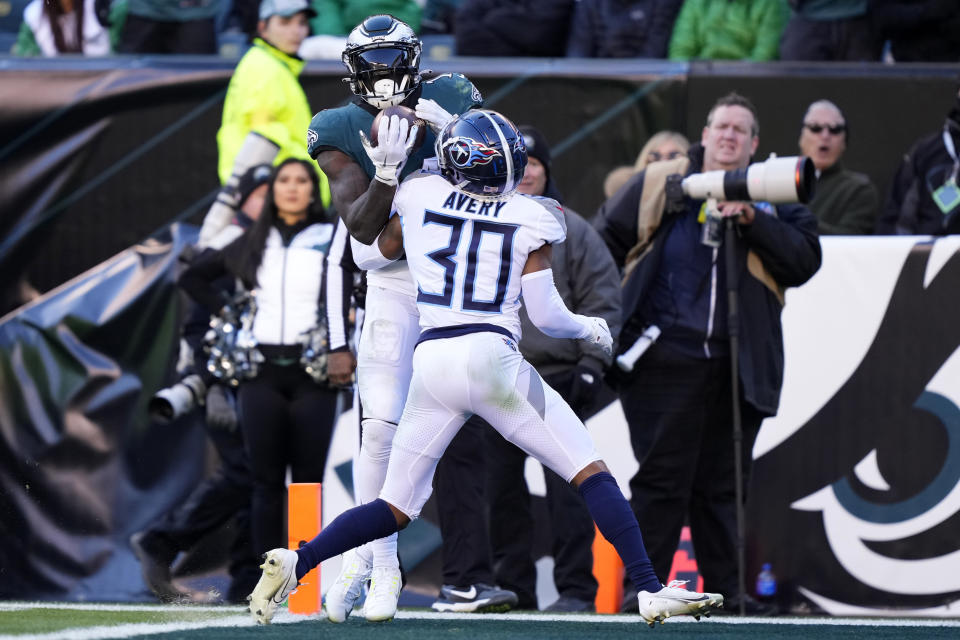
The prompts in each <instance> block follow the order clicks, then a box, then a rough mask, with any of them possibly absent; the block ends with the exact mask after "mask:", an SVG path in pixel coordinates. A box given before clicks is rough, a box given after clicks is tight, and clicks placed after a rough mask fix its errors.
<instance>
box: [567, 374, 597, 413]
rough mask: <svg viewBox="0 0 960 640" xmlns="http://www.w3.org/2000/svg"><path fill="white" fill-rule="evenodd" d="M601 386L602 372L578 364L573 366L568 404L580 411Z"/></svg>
mask: <svg viewBox="0 0 960 640" xmlns="http://www.w3.org/2000/svg"><path fill="white" fill-rule="evenodd" d="M602 386H603V373H602V372H600V371H598V370H597V369H595V368H593V367H591V366H588V365H584V364H578V365H577V366H576V367H574V368H573V381H572V382H571V384H570V406H571V407H573V409H574V410H575V411H578V412H579V411H582V410H583V409H584V408H586V407H587V406H588V405H589V404H590V403H591V402H592V401H593V399H594V398H596V397H597V395H598V394H599V393H600V388H601V387H602Z"/></svg>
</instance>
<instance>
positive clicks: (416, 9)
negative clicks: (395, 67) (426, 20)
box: [310, 0, 423, 36]
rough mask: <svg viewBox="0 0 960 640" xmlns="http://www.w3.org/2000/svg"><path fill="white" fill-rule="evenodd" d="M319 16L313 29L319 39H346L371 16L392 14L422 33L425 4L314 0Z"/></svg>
mask: <svg viewBox="0 0 960 640" xmlns="http://www.w3.org/2000/svg"><path fill="white" fill-rule="evenodd" d="M312 4H313V8H314V9H315V10H316V15H315V16H314V17H313V19H311V20H310V27H311V28H312V29H313V33H314V34H316V35H331V36H346V35H347V34H348V33H350V31H351V30H352V29H353V28H354V27H355V26H357V25H358V24H360V23H361V22H363V21H364V20H366V19H367V18H368V17H369V16H374V15H377V14H381V13H388V14H390V15H392V16H393V17H395V18H397V19H398V20H402V21H403V22H406V23H407V24H408V25H410V28H411V29H413V30H414V31H416V32H418V33H419V31H420V16H421V14H422V12H423V9H422V8H421V7H422V6H423V2H417V0H313V3H312Z"/></svg>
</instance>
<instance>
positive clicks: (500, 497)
mask: <svg viewBox="0 0 960 640" xmlns="http://www.w3.org/2000/svg"><path fill="white" fill-rule="evenodd" d="M520 132H521V133H522V134H523V138H524V142H525V143H526V147H527V155H528V160H527V168H526V171H525V172H524V175H523V181H522V182H521V183H520V186H519V188H518V189H517V190H518V191H519V192H520V193H525V194H528V195H532V196H546V197H551V198H554V199H557V200H560V199H561V196H560V193H559V192H558V190H557V188H556V186H555V184H554V181H553V178H552V177H551V175H550V148H549V147H548V146H547V142H546V140H545V139H544V137H543V135H542V134H541V133H540V132H539V131H538V130H537V129H535V128H534V127H530V126H521V127H520ZM563 215H564V219H565V221H566V224H567V239H566V240H565V241H564V242H561V243H559V244H555V245H553V259H552V261H551V264H552V265H553V275H554V281H555V282H556V284H557V289H558V291H559V292H560V296H561V297H562V298H563V301H564V304H566V305H567V308H569V309H570V310H571V311H573V312H574V313H580V314H584V315H589V316H599V317H602V318H604V319H605V320H606V321H607V324H608V325H609V327H610V331H611V333H612V335H613V336H614V339H616V336H617V334H618V333H619V325H620V286H619V285H620V275H619V273H618V271H617V267H616V265H615V264H614V263H613V259H612V258H611V257H610V253H609V252H608V251H607V248H606V246H604V244H603V240H602V239H601V238H600V235H599V234H598V233H597V232H596V231H594V229H593V227H591V226H590V224H589V223H587V221H586V220H584V219H583V218H582V217H580V215H579V214H577V213H576V212H575V211H573V210H572V209H569V208H568V207H564V208H563ZM520 321H521V331H522V336H523V337H522V338H521V340H520V353H521V354H523V357H524V358H526V359H527V361H528V362H530V364H532V365H533V366H534V368H536V370H537V371H538V372H539V373H540V375H541V376H543V379H544V380H545V381H546V382H547V383H548V384H549V385H550V386H551V387H553V388H554V389H555V390H556V391H557V392H559V393H560V395H561V396H563V397H564V398H565V399H566V400H567V402H568V403H569V404H570V407H571V408H572V409H573V410H574V412H575V413H576V414H577V416H578V417H579V418H580V419H581V420H582V419H584V418H585V417H586V415H587V414H586V410H587V407H588V406H589V405H590V404H591V401H592V400H594V399H595V398H596V396H597V394H598V392H599V391H600V388H601V386H602V384H603V376H604V372H605V371H606V369H607V368H608V367H609V366H610V364H611V363H612V362H613V358H612V357H611V356H607V355H606V354H604V353H603V351H602V350H601V349H600V348H599V347H596V346H595V345H589V344H586V343H585V342H583V341H577V340H561V339H558V338H549V337H547V336H546V335H544V334H543V333H542V332H541V331H540V330H539V329H537V328H536V327H535V326H534V325H533V323H532V322H530V318H529V316H528V315H527V311H526V309H525V308H522V309H521V312H520ZM486 435H487V444H488V448H487V452H488V455H487V491H488V495H487V498H488V500H489V504H490V543H491V546H492V550H493V562H494V569H495V576H496V581H497V584H499V585H500V586H501V587H503V588H504V589H509V590H511V591H514V592H516V593H517V596H518V597H519V604H518V608H520V609H536V608H537V590H536V585H537V568H536V565H535V564H534V562H535V560H536V558H535V557H534V556H533V529H534V527H533V516H532V514H531V512H530V493H529V491H528V490H527V486H526V483H525V482H524V463H525V462H526V459H527V454H526V453H525V452H523V451H522V450H521V449H519V448H518V447H517V446H516V445H514V444H511V443H510V442H508V441H507V440H505V439H504V438H503V436H501V435H500V434H499V433H497V432H496V431H495V430H493V429H487V430H486ZM543 471H544V479H545V480H546V489H547V493H546V500H547V509H548V513H549V515H550V523H549V531H550V533H551V534H552V537H553V540H552V555H553V560H554V569H553V580H554V584H555V585H556V588H557V592H558V593H559V594H560V597H559V599H558V600H557V601H555V602H554V603H553V604H551V605H549V606H548V607H547V608H546V610H547V611H568V612H573V611H593V610H594V600H595V599H596V596H597V581H596V579H595V578H594V577H593V554H592V552H591V545H592V543H593V537H594V527H593V520H592V519H591V518H590V514H589V512H588V511H587V508H586V505H585V504H584V502H583V498H581V497H580V495H579V494H578V493H577V491H576V490H575V489H574V488H573V487H572V486H571V485H570V484H569V483H567V482H564V480H563V478H561V477H560V476H558V475H557V474H556V473H554V472H553V471H551V470H549V469H546V468H544V470H543Z"/></svg>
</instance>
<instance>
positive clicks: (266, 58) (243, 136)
mask: <svg viewBox="0 0 960 640" xmlns="http://www.w3.org/2000/svg"><path fill="white" fill-rule="evenodd" d="M315 15H316V12H315V11H314V9H313V8H312V7H311V6H310V4H309V2H308V0H262V1H261V3H260V21H259V22H258V23H257V31H258V33H259V37H258V38H255V39H254V41H253V46H252V47H250V49H249V50H248V51H247V53H246V54H244V56H243V58H241V59H240V62H239V63H238V64H237V68H236V70H235V71H234V72H233V77H232V78H230V86H229V88H228V89H227V97H226V99H225V100H224V103H223V121H222V124H221V125H220V130H219V131H217V145H218V147H219V150H220V158H219V162H218V172H219V175H220V183H221V184H222V185H223V188H222V189H221V190H220V193H219V194H218V195H217V199H216V201H215V202H214V204H213V206H212V207H210V210H209V211H208V212H207V215H206V217H205V218H204V220H203V226H202V227H201V229H200V239H199V245H200V246H205V245H206V244H207V243H208V242H209V241H210V239H211V238H213V236H215V235H216V234H217V233H218V232H219V231H220V230H221V229H223V228H224V227H225V226H226V225H227V224H229V223H230V220H232V219H233V217H234V215H235V214H236V206H237V205H236V201H235V193H236V191H235V188H236V184H237V181H238V180H239V179H240V176H242V175H243V173H244V171H246V170H247V168H249V167H251V166H253V165H255V164H261V163H273V164H277V163H278V162H280V161H281V160H283V159H285V158H291V157H292V158H301V159H303V160H307V161H310V155H309V154H308V153H307V139H306V135H305V133H304V132H305V131H306V130H307V129H308V128H309V126H310V118H311V111H310V105H309V104H308V103H307V96H306V94H305V93H304V92H303V87H302V86H300V81H299V79H298V77H299V75H300V72H301V71H303V65H304V62H303V60H302V59H300V58H299V57H298V56H297V51H298V50H299V49H300V44H301V43H302V42H303V40H304V38H306V37H307V33H308V32H309V26H308V25H307V21H308V20H309V18H310V17H311V16H315ZM311 164H312V163H311ZM317 171H318V173H319V176H320V193H321V199H322V202H323V205H324V206H328V205H329V203H330V188H329V186H328V184H327V179H326V176H324V175H323V173H322V172H320V170H319V168H317Z"/></svg>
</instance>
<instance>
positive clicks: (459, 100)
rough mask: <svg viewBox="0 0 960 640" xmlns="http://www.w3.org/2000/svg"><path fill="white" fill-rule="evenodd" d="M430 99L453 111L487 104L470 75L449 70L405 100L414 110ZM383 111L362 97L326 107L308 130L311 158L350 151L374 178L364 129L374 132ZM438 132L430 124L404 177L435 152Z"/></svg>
mask: <svg viewBox="0 0 960 640" xmlns="http://www.w3.org/2000/svg"><path fill="white" fill-rule="evenodd" d="M421 97H423V98H429V99H431V100H435V101H436V102H437V104H439V105H440V106H441V107H443V108H444V109H446V110H447V111H449V112H450V113H457V114H459V113H464V112H466V111H468V110H469V109H473V108H475V107H480V106H482V105H483V96H481V95H480V91H478V90H477V88H476V87H475V86H473V83H472V82H470V80H468V79H467V77H466V76H464V75H462V74H459V73H445V74H443V75H441V76H437V77H436V78H433V79H432V80H428V81H426V82H423V83H421V85H420V87H419V89H417V90H416V91H414V92H413V93H412V94H411V95H410V96H409V97H408V98H407V99H406V100H405V101H404V102H403V104H404V105H405V106H408V107H410V108H411V109H412V108H413V107H414V106H416V104H417V100H418V99H420V98H421ZM377 113H379V112H378V111H377V109H375V108H374V107H371V106H370V105H368V104H367V103H366V102H364V101H363V100H362V99H361V98H356V99H355V100H354V101H353V102H351V103H350V104H348V105H346V106H344V107H337V108H336V109H326V110H324V111H321V112H320V113H318V114H317V115H315V116H313V120H312V121H311V122H310V128H309V129H308V130H307V150H308V152H309V153H310V157H311V158H316V157H317V154H319V153H320V152H321V151H327V150H330V149H336V150H337V151H342V152H343V153H345V154H347V155H348V156H350V157H351V158H353V160H354V161H355V162H356V163H357V164H359V165H360V166H361V167H363V170H364V171H365V172H366V173H367V176H369V177H370V179H373V176H374V174H375V173H376V170H375V169H374V167H373V163H372V162H370V158H369V157H367V152H366V151H364V149H363V143H361V142H360V132H361V131H363V132H364V134H366V135H368V136H369V135H370V127H371V125H373V119H374V117H375V116H376V115H377ZM435 141H436V135H435V134H434V133H433V131H431V130H430V128H429V127H427V135H426V137H425V138H424V140H423V144H422V145H421V146H420V148H419V149H417V150H416V151H414V152H413V153H412V154H410V158H409V159H408V160H407V162H406V164H405V165H404V167H403V172H402V173H401V174H400V177H401V179H403V178H404V177H406V176H407V174H409V173H411V172H413V171H415V170H417V169H419V168H420V167H421V165H423V161H424V160H425V159H426V158H429V157H431V156H433V155H434V153H433V145H434V142H435Z"/></svg>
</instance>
